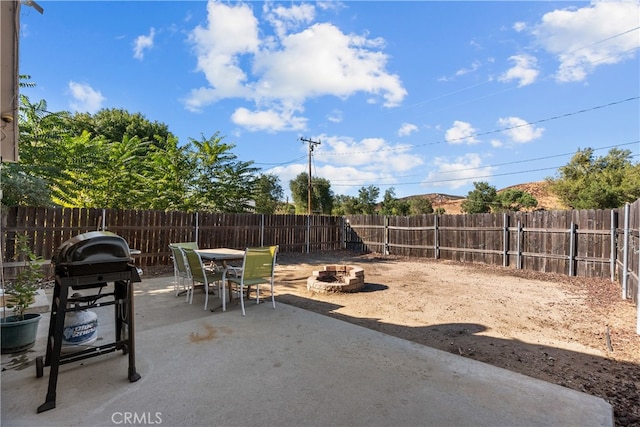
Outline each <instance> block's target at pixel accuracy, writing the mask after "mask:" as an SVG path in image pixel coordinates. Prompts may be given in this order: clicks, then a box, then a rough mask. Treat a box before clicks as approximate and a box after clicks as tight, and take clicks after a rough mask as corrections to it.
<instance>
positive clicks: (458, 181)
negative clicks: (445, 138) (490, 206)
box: [422, 153, 494, 189]
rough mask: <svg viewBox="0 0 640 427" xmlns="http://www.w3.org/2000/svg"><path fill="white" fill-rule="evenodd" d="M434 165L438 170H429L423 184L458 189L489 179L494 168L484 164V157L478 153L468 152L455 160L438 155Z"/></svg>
mask: <svg viewBox="0 0 640 427" xmlns="http://www.w3.org/2000/svg"><path fill="white" fill-rule="evenodd" d="M433 165H434V166H435V169H436V170H435V171H432V172H429V174H428V175H427V178H426V179H425V180H424V181H423V183H422V185H425V186H430V187H446V188H450V189H457V188H460V187H464V186H465V185H469V184H472V183H473V182H476V181H488V178H489V177H490V175H491V174H492V173H493V170H494V168H493V167H491V166H482V158H481V157H480V155H479V154H476V153H468V154H465V155H464V156H460V157H457V158H455V159H454V160H449V159H448V158H446V157H436V158H435V159H434V160H433Z"/></svg>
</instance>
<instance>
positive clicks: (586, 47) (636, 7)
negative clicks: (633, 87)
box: [532, 1, 640, 82]
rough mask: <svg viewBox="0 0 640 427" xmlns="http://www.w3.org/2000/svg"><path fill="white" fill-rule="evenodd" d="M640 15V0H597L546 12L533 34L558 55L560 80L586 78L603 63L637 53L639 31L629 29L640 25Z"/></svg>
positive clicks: (557, 74) (623, 58)
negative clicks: (580, 5)
mask: <svg viewBox="0 0 640 427" xmlns="http://www.w3.org/2000/svg"><path fill="white" fill-rule="evenodd" d="M638 16H640V2H638V1H595V2H593V3H592V4H591V5H589V6H586V7H583V8H578V9H576V8H567V9H559V10H554V11H553V12H549V13H547V14H545V15H544V16H543V17H542V20H541V21H540V22H539V23H538V24H537V25H535V27H534V28H533V31H532V34H533V35H534V37H535V38H536V41H537V42H538V43H539V44H540V45H541V46H542V47H543V48H544V49H546V50H547V51H548V52H550V53H552V54H554V55H557V57H558V59H559V61H560V66H559V67H558V71H557V73H556V75H555V78H556V80H557V81H559V82H574V81H582V80H584V79H585V78H586V77H587V75H588V74H589V73H591V72H592V71H593V70H594V69H595V68H596V67H597V66H599V65H603V64H616V63H618V62H621V61H624V60H626V59H629V58H633V57H634V56H635V55H636V52H637V49H638V48H639V47H640V37H638V31H637V30H635V31H630V32H627V31H628V30H631V29H633V28H636V27H637V26H638Z"/></svg>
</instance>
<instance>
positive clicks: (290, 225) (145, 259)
mask: <svg viewBox="0 0 640 427" xmlns="http://www.w3.org/2000/svg"><path fill="white" fill-rule="evenodd" d="M343 223H344V221H343V218H342V217H337V216H306V215H254V214H216V213H184V212H165V211H135V210H118V209H68V208H32V207H11V208H6V207H5V208H4V211H3V215H2V236H1V237H2V243H3V263H4V264H3V265H4V266H5V273H7V272H8V274H9V275H11V269H12V268H13V269H15V268H18V267H19V265H20V264H21V263H20V262H18V261H17V260H15V259H14V258H15V254H16V250H17V248H16V235H17V234H22V235H26V236H27V237H28V238H29V241H30V242H32V247H33V250H34V252H35V253H36V254H37V255H40V256H42V257H43V258H44V259H45V260H49V261H50V260H51V257H52V256H53V255H54V254H55V251H56V249H57V248H58V246H60V244H62V243H63V242H65V241H66V240H68V239H70V238H71V237H73V236H76V235H78V234H80V233H85V232H88V231H96V230H107V231H112V232H114V233H116V234H118V235H119V236H122V237H123V238H124V239H125V240H126V241H127V243H129V246H130V247H131V248H133V249H138V250H140V251H141V254H140V255H139V256H136V257H135V260H136V263H137V264H138V265H140V266H141V267H147V266H153V265H169V264H171V263H172V261H171V258H170V256H171V254H170V252H169V243H172V242H187V241H197V242H198V245H199V246H200V247H229V248H236V249H244V248H245V247H247V246H263V245H264V246H268V245H280V251H281V252H300V253H304V252H314V251H320V250H328V251H330V250H337V249H341V248H342V247H344V229H343Z"/></svg>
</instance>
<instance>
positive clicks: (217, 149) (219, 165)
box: [187, 132, 258, 213]
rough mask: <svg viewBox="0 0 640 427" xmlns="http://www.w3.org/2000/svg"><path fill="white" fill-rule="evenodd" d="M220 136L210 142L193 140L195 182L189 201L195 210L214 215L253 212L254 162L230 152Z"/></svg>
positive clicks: (231, 147) (190, 184) (193, 181)
mask: <svg viewBox="0 0 640 427" xmlns="http://www.w3.org/2000/svg"><path fill="white" fill-rule="evenodd" d="M222 140H223V137H220V136H219V134H218V132H216V133H215V134H214V135H212V136H211V137H210V138H209V139H206V138H205V137H204V136H203V137H202V140H200V141H197V140H195V139H191V140H190V145H189V159H190V161H191V162H192V166H193V168H194V178H193V180H192V181H191V182H190V183H189V188H188V190H187V197H189V198H191V199H193V206H194V208H197V209H204V210H208V211H213V212H229V213H240V212H249V211H251V210H252V206H251V201H252V200H253V196H254V189H255V179H256V178H255V176H256V174H257V172H258V169H257V168H255V167H253V166H252V164H253V162H243V161H240V160H238V158H237V156H236V155H235V154H233V153H232V152H231V150H232V149H233V148H234V147H235V145H233V144H226V143H224V142H223V141H222Z"/></svg>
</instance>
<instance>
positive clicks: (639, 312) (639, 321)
mask: <svg viewBox="0 0 640 427" xmlns="http://www.w3.org/2000/svg"><path fill="white" fill-rule="evenodd" d="M636 205H637V207H638V208H640V205H639V204H638V203H636ZM638 242H640V235H638ZM638 246H639V248H638V271H637V272H636V273H637V274H636V277H637V278H638V285H637V286H636V288H637V293H636V334H638V335H640V244H638Z"/></svg>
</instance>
